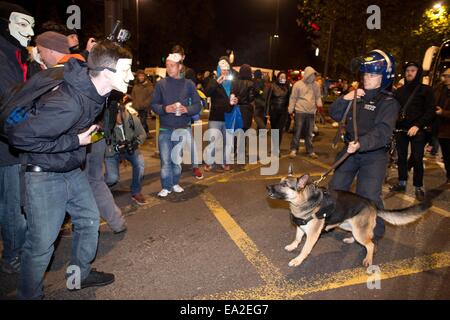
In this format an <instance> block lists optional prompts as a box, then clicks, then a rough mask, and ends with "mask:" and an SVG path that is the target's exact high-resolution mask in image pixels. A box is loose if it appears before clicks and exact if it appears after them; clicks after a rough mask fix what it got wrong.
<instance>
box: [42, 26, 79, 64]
mask: <svg viewBox="0 0 450 320" xmlns="http://www.w3.org/2000/svg"><path fill="white" fill-rule="evenodd" d="M36 47H37V50H38V53H39V55H40V57H41V59H42V61H43V62H44V64H45V66H46V67H47V68H52V67H54V66H57V65H62V64H64V63H65V62H67V61H68V60H69V59H70V58H76V59H78V60H80V61H86V60H85V59H84V57H83V56H82V55H80V54H70V49H69V43H68V42H67V37H66V36H65V35H63V34H61V33H58V32H54V31H46V32H44V33H42V34H40V35H38V36H37V38H36Z"/></svg>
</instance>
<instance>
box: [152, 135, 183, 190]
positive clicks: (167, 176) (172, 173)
mask: <svg viewBox="0 0 450 320" xmlns="http://www.w3.org/2000/svg"><path fill="white" fill-rule="evenodd" d="M173 131H174V130H172V129H164V130H160V131H159V137H158V143H159V158H160V160H161V186H162V188H163V189H166V190H169V191H172V188H173V186H175V185H177V184H178V182H179V181H180V176H181V164H176V163H174V162H173V161H172V158H171V155H172V150H173V148H174V147H175V146H176V145H177V144H178V143H179V142H178V141H172V140H171V137H172V133H173Z"/></svg>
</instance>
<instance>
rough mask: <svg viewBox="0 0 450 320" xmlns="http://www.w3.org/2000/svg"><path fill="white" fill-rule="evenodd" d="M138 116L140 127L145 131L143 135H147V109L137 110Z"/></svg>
mask: <svg viewBox="0 0 450 320" xmlns="http://www.w3.org/2000/svg"><path fill="white" fill-rule="evenodd" d="M138 116H139V120H141V123H142V127H143V128H144V130H145V133H147V134H148V133H149V129H148V124H147V117H148V111H147V109H144V110H138Z"/></svg>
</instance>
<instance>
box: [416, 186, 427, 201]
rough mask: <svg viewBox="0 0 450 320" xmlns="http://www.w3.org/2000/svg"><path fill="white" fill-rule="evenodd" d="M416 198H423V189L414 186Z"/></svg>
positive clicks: (420, 199)
mask: <svg viewBox="0 0 450 320" xmlns="http://www.w3.org/2000/svg"><path fill="white" fill-rule="evenodd" d="M416 199H417V200H418V201H420V202H422V201H423V200H425V191H423V189H422V188H416Z"/></svg>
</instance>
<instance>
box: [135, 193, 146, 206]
mask: <svg viewBox="0 0 450 320" xmlns="http://www.w3.org/2000/svg"><path fill="white" fill-rule="evenodd" d="M131 199H133V200H134V201H135V202H136V203H137V204H138V205H140V206H143V205H145V204H147V203H148V202H147V200H146V199H145V197H144V196H143V195H142V193H136V194H135V195H133V196H131Z"/></svg>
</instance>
